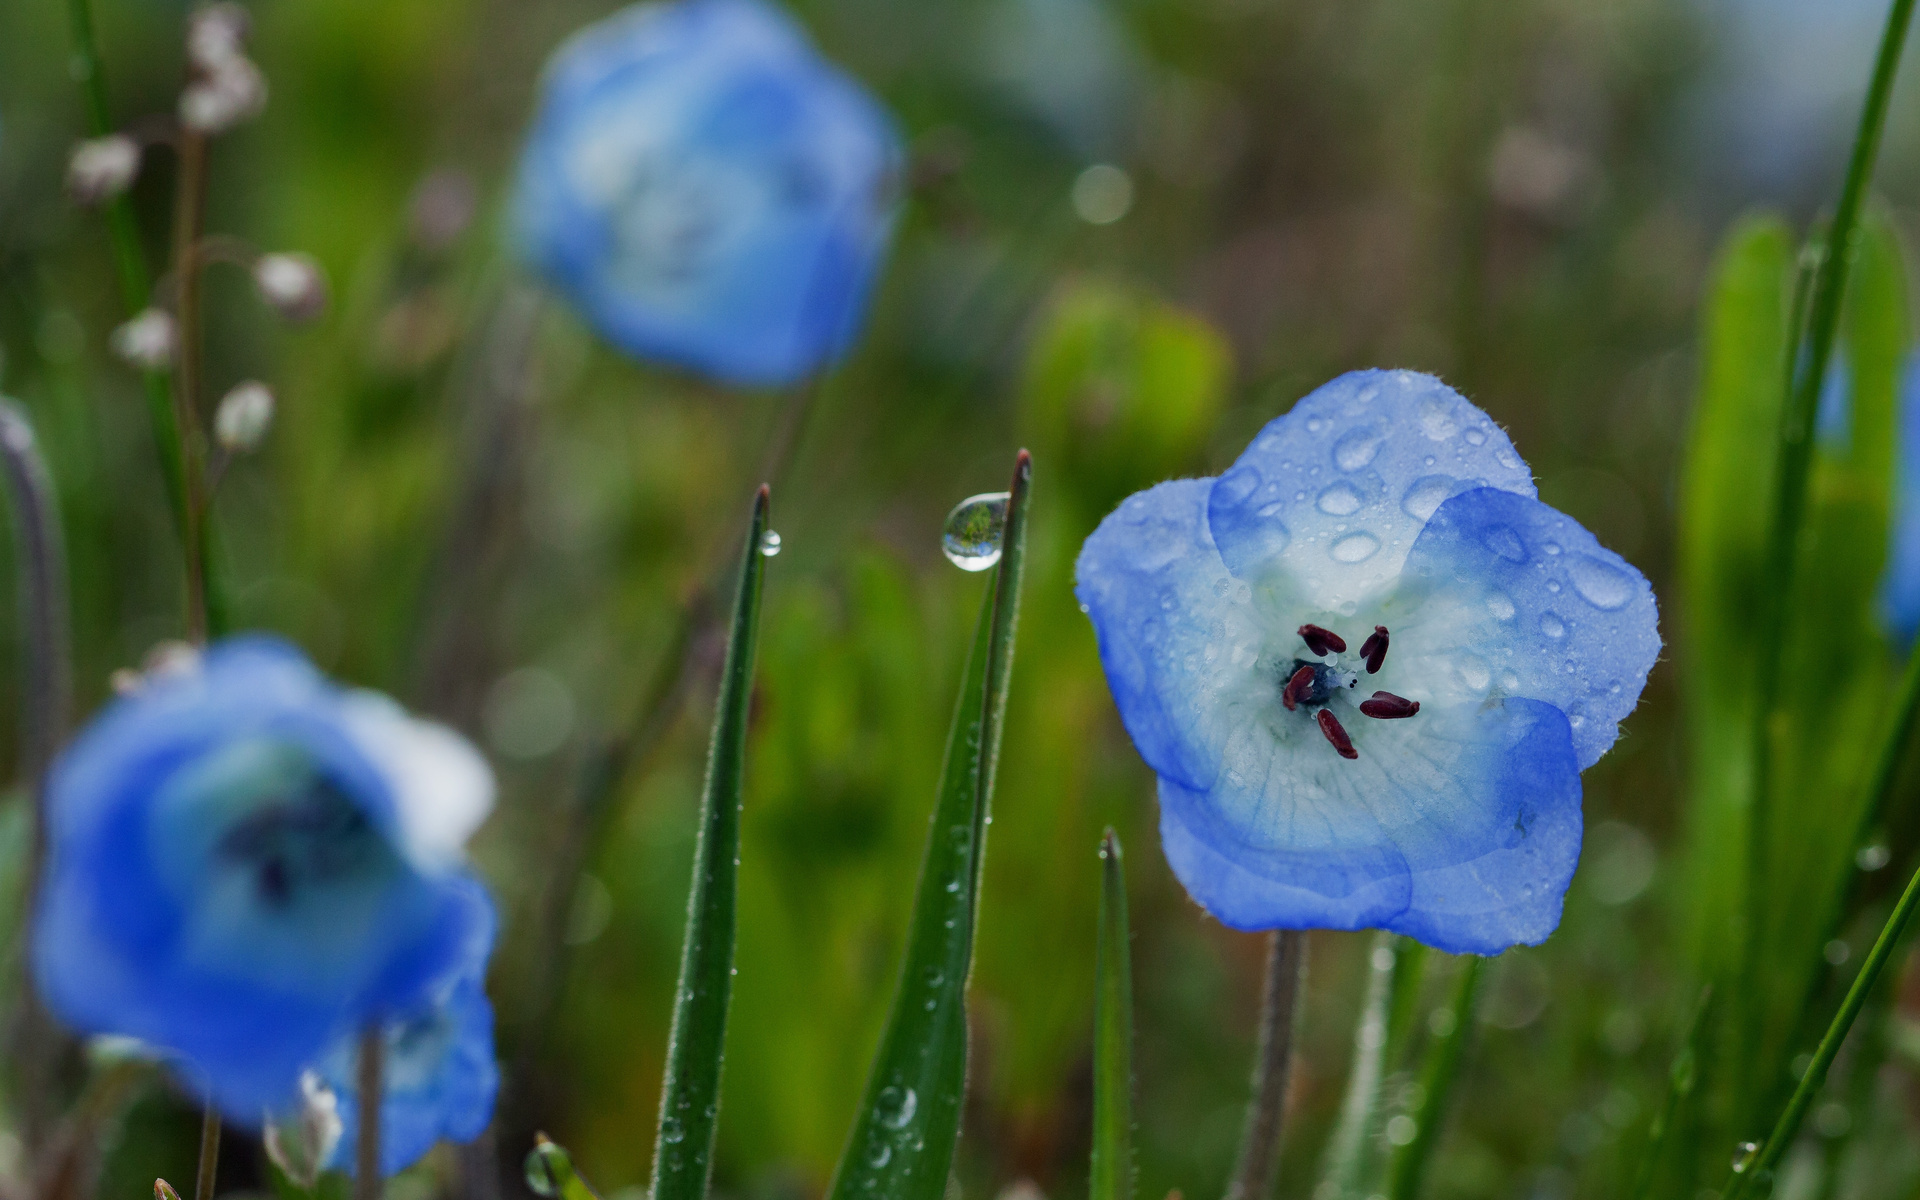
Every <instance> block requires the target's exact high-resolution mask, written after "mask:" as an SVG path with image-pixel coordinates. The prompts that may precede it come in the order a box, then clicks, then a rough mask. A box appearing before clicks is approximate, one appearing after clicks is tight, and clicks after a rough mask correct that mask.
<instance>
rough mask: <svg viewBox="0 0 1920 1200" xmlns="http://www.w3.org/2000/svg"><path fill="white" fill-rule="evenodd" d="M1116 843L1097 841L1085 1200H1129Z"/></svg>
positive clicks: (1124, 974)
mask: <svg viewBox="0 0 1920 1200" xmlns="http://www.w3.org/2000/svg"><path fill="white" fill-rule="evenodd" d="M1132 936H1133V935H1132V931H1131V927H1130V926H1129V924H1128V922H1127V871H1126V862H1125V860H1124V859H1123V858H1122V856H1121V851H1120V837H1119V835H1118V834H1116V833H1114V831H1113V830H1112V829H1111V828H1109V829H1108V830H1107V832H1106V836H1105V837H1103V838H1101V839H1100V934H1099V941H1098V943H1097V946H1096V954H1095V958H1096V961H1095V965H1094V994H1093V997H1094V999H1093V1163H1092V1179H1091V1182H1090V1184H1089V1186H1088V1189H1087V1191H1088V1196H1089V1197H1090V1200H1133V947H1132V945H1131V940H1132Z"/></svg>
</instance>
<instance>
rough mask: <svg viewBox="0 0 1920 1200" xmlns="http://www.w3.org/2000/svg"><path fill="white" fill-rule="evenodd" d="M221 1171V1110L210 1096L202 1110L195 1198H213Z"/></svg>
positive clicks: (195, 1171) (195, 1172)
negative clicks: (214, 1187) (216, 1181)
mask: <svg viewBox="0 0 1920 1200" xmlns="http://www.w3.org/2000/svg"><path fill="white" fill-rule="evenodd" d="M219 1173H220V1110H219V1109H218V1108H215V1107H214V1104H213V1100H212V1098H208V1100H207V1103H206V1107H205V1108H203V1109H202V1110H201V1112H200V1162H199V1165H198V1167H196V1168H195V1170H194V1173H193V1200H213V1185H214V1182H215V1180H216V1179H217V1178H218V1176H219Z"/></svg>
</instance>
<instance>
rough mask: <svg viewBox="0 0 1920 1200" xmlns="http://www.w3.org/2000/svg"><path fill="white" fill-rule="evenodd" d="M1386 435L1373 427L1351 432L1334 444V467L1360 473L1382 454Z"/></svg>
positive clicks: (1364, 426) (1363, 427) (1364, 427)
mask: <svg viewBox="0 0 1920 1200" xmlns="http://www.w3.org/2000/svg"><path fill="white" fill-rule="evenodd" d="M1385 440H1386V434H1384V433H1382V432H1381V431H1380V430H1378V429H1376V428H1374V427H1373V426H1371V425H1362V426H1361V427H1360V428H1358V429H1354V430H1350V431H1349V432H1347V433H1346V434H1345V435H1343V436H1342V437H1341V438H1340V440H1339V441H1337V442H1335V443H1334V444H1333V465H1334V466H1336V467H1339V468H1340V469H1341V470H1342V471H1358V470H1360V469H1361V468H1363V467H1365V466H1366V465H1367V464H1368V463H1371V462H1372V461H1373V459H1374V456H1375V455H1377V454H1379V453H1380V443H1381V442H1383V441H1385Z"/></svg>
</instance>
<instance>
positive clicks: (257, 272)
mask: <svg viewBox="0 0 1920 1200" xmlns="http://www.w3.org/2000/svg"><path fill="white" fill-rule="evenodd" d="M253 286H254V288H255V290H256V291H258V292H259V293H260V298H261V299H262V300H264V301H266V302H267V304H268V305H269V306H270V307H272V309H273V310H274V311H275V312H277V313H279V314H280V315H281V316H282V317H284V318H286V319H287V320H289V321H311V320H312V319H313V318H315V317H317V316H319V315H320V314H321V313H323V312H325V311H326V310H327V277H326V274H325V273H324V272H322V271H321V270H320V264H319V263H317V262H315V261H314V260H313V256H312V255H309V254H295V253H289V252H280V253H275V254H262V255H261V256H260V257H259V258H258V259H256V260H255V261H254V264H253Z"/></svg>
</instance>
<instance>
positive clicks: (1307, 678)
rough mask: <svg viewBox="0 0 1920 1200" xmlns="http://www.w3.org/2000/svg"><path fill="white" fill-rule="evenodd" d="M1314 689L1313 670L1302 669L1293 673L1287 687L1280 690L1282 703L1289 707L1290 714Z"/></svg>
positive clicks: (1309, 668) (1310, 668)
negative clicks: (1301, 699) (1302, 698)
mask: <svg viewBox="0 0 1920 1200" xmlns="http://www.w3.org/2000/svg"><path fill="white" fill-rule="evenodd" d="M1312 687H1313V668H1312V667H1301V668H1300V669H1299V670H1298V671H1295V672H1294V673H1293V678H1292V679H1289V680H1287V686H1286V687H1284V688H1281V689H1280V703H1282V704H1284V705H1286V706H1287V711H1288V712H1292V711H1293V710H1294V707H1295V706H1296V705H1298V704H1299V703H1300V698H1301V697H1302V696H1304V695H1306V694H1307V692H1308V691H1309V690H1310V689H1311V688H1312Z"/></svg>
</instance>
